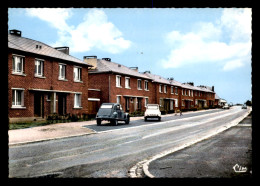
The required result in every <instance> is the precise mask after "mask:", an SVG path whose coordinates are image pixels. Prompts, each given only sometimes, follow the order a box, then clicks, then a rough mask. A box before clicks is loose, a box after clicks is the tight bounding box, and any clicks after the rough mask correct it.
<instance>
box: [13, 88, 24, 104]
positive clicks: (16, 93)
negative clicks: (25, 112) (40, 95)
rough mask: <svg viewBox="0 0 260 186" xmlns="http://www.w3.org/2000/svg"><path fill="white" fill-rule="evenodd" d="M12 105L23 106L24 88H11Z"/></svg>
mask: <svg viewBox="0 0 260 186" xmlns="http://www.w3.org/2000/svg"><path fill="white" fill-rule="evenodd" d="M12 96H13V100H12V107H23V106H24V90H22V89H13V90H12Z"/></svg>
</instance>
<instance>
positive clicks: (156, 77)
mask: <svg viewBox="0 0 260 186" xmlns="http://www.w3.org/2000/svg"><path fill="white" fill-rule="evenodd" d="M145 75H146V76H148V77H150V78H152V79H153V81H155V82H157V83H163V84H167V85H174V86H182V84H181V83H180V82H178V81H175V80H169V79H165V78H163V77H161V76H159V75H155V74H151V73H145Z"/></svg>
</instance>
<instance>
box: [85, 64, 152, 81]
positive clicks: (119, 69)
mask: <svg viewBox="0 0 260 186" xmlns="http://www.w3.org/2000/svg"><path fill="white" fill-rule="evenodd" d="M102 72H115V73H118V74H125V75H128V76H135V77H140V78H144V79H151V78H149V77H147V76H146V75H144V74H142V73H139V72H137V71H135V70H133V69H131V68H129V67H127V66H124V65H121V64H118V63H115V62H111V61H106V60H102V59H97V68H96V69H95V70H89V73H90V74H91V73H102Z"/></svg>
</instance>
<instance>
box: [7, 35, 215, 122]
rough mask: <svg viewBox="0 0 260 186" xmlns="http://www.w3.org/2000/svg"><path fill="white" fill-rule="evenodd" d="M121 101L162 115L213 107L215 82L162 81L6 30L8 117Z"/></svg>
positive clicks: (90, 111) (87, 111) (84, 110)
mask: <svg viewBox="0 0 260 186" xmlns="http://www.w3.org/2000/svg"><path fill="white" fill-rule="evenodd" d="M116 102H117V103H120V104H121V105H122V108H123V109H124V110H125V111H126V112H129V113H133V112H135V111H141V112H143V111H145V107H146V105H147V104H149V103H150V104H151V103H153V104H159V105H160V109H161V111H162V112H164V113H173V112H178V111H180V110H197V109H200V108H214V107H217V106H218V104H219V97H218V96H217V95H216V93H215V92H214V86H212V87H208V86H194V84H193V83H180V82H178V81H175V80H174V79H173V78H168V79H165V78H163V77H161V76H159V75H154V74H152V73H151V72H150V71H146V72H139V71H138V67H126V66H124V65H122V64H119V63H115V62H112V61H111V59H110V58H102V59H97V56H84V57H83V60H80V59H78V58H75V57H73V56H71V55H69V47H57V48H53V47H51V46H49V45H46V44H44V43H42V42H39V41H35V40H32V39H29V38H25V37H22V32H21V31H19V30H10V31H9V34H8V117H9V121H10V122H20V121H30V120H37V119H40V118H41V119H46V118H47V117H48V116H50V115H53V114H57V115H59V116H66V115H77V116H78V117H83V116H89V115H95V114H96V113H97V111H98V108H99V107H100V105H101V104H102V103H116Z"/></svg>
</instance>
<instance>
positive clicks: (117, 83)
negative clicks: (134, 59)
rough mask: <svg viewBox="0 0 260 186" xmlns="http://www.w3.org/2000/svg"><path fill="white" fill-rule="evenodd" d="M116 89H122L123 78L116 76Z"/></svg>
mask: <svg viewBox="0 0 260 186" xmlns="http://www.w3.org/2000/svg"><path fill="white" fill-rule="evenodd" d="M116 87H121V76H119V75H117V76H116Z"/></svg>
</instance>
